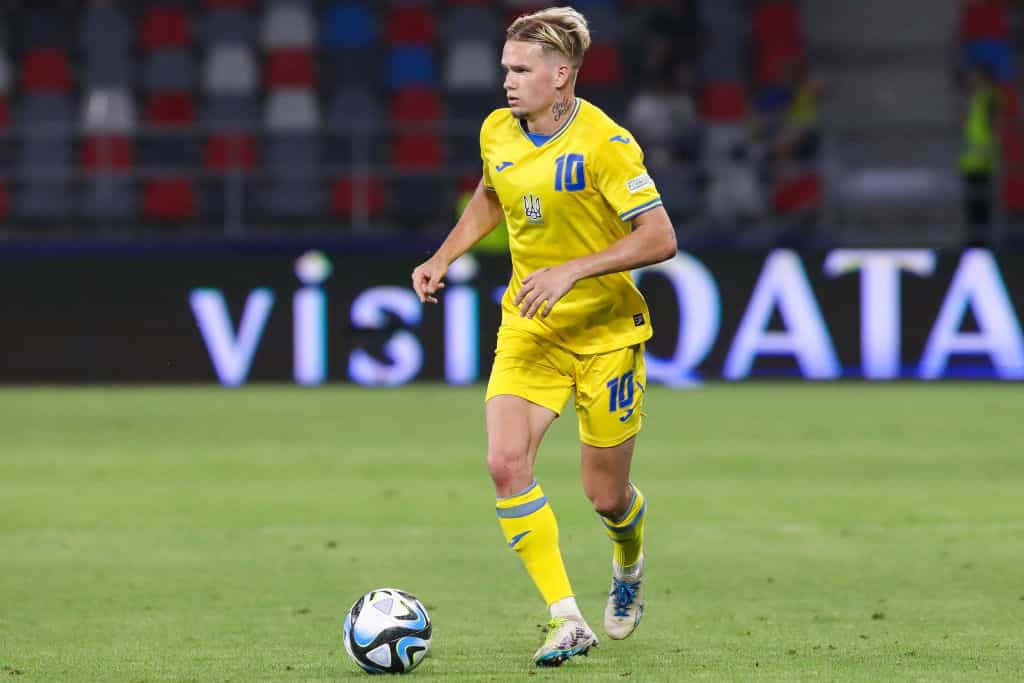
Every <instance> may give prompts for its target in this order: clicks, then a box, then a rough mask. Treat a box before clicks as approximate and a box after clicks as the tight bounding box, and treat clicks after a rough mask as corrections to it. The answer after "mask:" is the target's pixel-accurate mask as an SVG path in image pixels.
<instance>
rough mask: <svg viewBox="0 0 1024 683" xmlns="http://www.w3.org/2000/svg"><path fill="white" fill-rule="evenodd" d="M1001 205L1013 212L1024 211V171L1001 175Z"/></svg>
mask: <svg viewBox="0 0 1024 683" xmlns="http://www.w3.org/2000/svg"><path fill="white" fill-rule="evenodd" d="M1003 205H1004V206H1006V208H1007V209H1008V210H1009V211H1012V212H1014V213H1024V171H1012V172H1009V173H1007V174H1006V175H1004V176H1003Z"/></svg>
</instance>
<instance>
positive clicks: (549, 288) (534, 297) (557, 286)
mask: <svg viewBox="0 0 1024 683" xmlns="http://www.w3.org/2000/svg"><path fill="white" fill-rule="evenodd" d="M575 284H576V276H575V275H573V273H572V271H571V270H570V269H569V268H568V267H567V266H566V265H564V264H563V265H560V266H553V267H551V268H541V269H540V270H538V271H536V272H533V273H530V274H529V275H527V276H526V278H524V279H523V288H522V289H520V290H519V293H518V294H516V298H515V300H514V301H513V303H514V304H515V305H516V306H519V314H520V315H521V316H523V317H526V318H532V317H533V316H534V315H535V314H536V313H537V311H538V309H541V306H542V304H544V302H547V306H544V308H543V309H542V310H541V311H540V316H541V317H542V318H546V317H548V313H550V312H551V308H552V307H553V306H554V305H555V304H556V303H558V300H559V299H561V298H562V297H563V296H565V294H566V292H568V291H569V290H570V289H572V287H573V285H575Z"/></svg>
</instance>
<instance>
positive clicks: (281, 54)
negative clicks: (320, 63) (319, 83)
mask: <svg viewBox="0 0 1024 683" xmlns="http://www.w3.org/2000/svg"><path fill="white" fill-rule="evenodd" d="M266 78H267V87H268V88H288V87H301V88H313V87H315V86H316V74H315V72H314V70H313V54H312V53H311V52H310V51H309V50H304V49H286V50H274V51H273V52H271V53H270V56H269V57H268V58H267V68H266Z"/></svg>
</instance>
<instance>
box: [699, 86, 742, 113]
mask: <svg viewBox="0 0 1024 683" xmlns="http://www.w3.org/2000/svg"><path fill="white" fill-rule="evenodd" d="M700 113H701V116H702V117H704V118H705V119H707V120H709V121H738V120H741V119H743V118H744V117H746V115H747V93H746V90H745V89H744V88H743V86H742V85H741V84H740V83H732V82H720V83H709V84H708V85H706V86H704V89H703V91H701V96H700Z"/></svg>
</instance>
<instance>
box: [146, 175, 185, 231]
mask: <svg viewBox="0 0 1024 683" xmlns="http://www.w3.org/2000/svg"><path fill="white" fill-rule="evenodd" d="M142 213H143V215H144V216H145V217H146V218H152V219H157V220H170V221H182V220H188V219H190V218H193V217H195V213H196V206H195V192H194V189H193V187H192V181H191V180H189V179H188V178H180V177H176V176H165V177H163V178H153V179H151V180H149V181H148V182H147V183H146V190H145V193H144V197H143V201H142Z"/></svg>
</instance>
